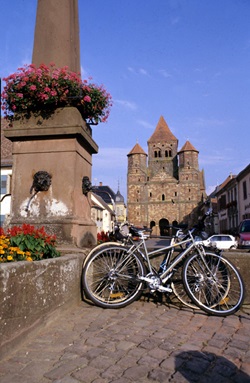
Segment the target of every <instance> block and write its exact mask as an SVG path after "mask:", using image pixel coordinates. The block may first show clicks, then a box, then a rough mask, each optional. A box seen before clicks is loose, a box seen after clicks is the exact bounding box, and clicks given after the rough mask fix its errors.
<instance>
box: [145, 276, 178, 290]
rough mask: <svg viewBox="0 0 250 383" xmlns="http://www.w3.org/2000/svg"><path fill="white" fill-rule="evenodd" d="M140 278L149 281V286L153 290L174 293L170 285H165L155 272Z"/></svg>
mask: <svg viewBox="0 0 250 383" xmlns="http://www.w3.org/2000/svg"><path fill="white" fill-rule="evenodd" d="M140 279H142V280H143V281H145V282H147V284H148V287H149V288H150V290H151V291H152V292H154V291H156V290H157V291H160V292H163V293H166V292H167V293H172V291H173V290H172V289H171V288H170V287H166V286H163V285H162V281H161V279H160V278H159V277H158V276H157V275H155V274H151V273H150V274H148V275H146V277H141V278H140Z"/></svg>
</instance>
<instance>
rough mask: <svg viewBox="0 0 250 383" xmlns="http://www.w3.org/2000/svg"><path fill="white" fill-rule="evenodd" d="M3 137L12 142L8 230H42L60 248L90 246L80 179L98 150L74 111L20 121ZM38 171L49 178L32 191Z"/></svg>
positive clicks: (91, 229) (91, 227) (92, 233)
mask: <svg viewBox="0 0 250 383" xmlns="http://www.w3.org/2000/svg"><path fill="white" fill-rule="evenodd" d="M4 134H5V137H7V138H9V139H10V140H11V141H12V142H13V153H12V154H13V175H12V192H11V195H12V198H11V199H12V201H11V205H12V206H11V217H10V225H11V226H14V225H20V224H22V223H29V224H32V225H34V226H36V227H41V226H44V227H45V230H46V231H47V232H48V233H49V234H55V235H56V237H57V240H58V242H59V243H60V244H66V243H67V244H71V245H74V246H78V247H86V246H92V245H93V244H95V243H96V226H95V223H94V222H93V221H92V220H91V203H90V198H89V196H88V195H87V196H85V195H84V194H83V192H82V179H83V177H84V176H88V177H89V178H90V179H91V167H92V154H93V153H97V151H98V146H97V145H96V143H95V142H94V141H93V139H92V137H91V129H90V128H89V126H88V125H87V124H86V122H85V121H84V120H83V119H82V117H81V114H80V112H79V111H78V110H77V109H76V108H70V107H69V108H61V109H57V110H56V111H55V113H54V114H53V115H52V116H51V118H49V119H47V120H44V119H41V117H35V116H33V117H31V118H29V119H20V120H18V121H15V122H14V123H13V127H12V128H9V129H6V130H5V132H4ZM38 172H42V173H43V172H45V173H46V174H49V176H50V177H51V178H50V180H51V184H50V186H48V188H47V190H43V191H38V192H37V191H36V189H35V187H34V175H35V174H37V173H38Z"/></svg>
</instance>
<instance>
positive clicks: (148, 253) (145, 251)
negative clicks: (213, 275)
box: [125, 231, 208, 292]
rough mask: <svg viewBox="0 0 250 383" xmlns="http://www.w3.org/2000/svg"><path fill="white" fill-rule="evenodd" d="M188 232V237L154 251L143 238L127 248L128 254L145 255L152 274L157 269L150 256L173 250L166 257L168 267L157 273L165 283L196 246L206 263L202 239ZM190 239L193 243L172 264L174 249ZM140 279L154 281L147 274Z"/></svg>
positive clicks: (170, 290)
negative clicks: (150, 249)
mask: <svg viewBox="0 0 250 383" xmlns="http://www.w3.org/2000/svg"><path fill="white" fill-rule="evenodd" d="M188 233H189V236H188V238H187V239H185V240H182V241H179V242H177V243H176V242H175V243H174V244H170V245H169V246H164V247H161V248H160V249H157V250H153V251H148V249H147V246H146V242H145V239H144V238H141V240H140V242H139V243H138V244H137V245H135V244H133V245H132V246H131V247H130V248H129V249H128V250H127V251H128V255H131V254H133V253H134V252H136V251H138V252H139V253H140V254H141V256H142V257H143V259H144V260H146V263H147V266H148V269H149V272H150V274H152V273H154V274H155V270H153V267H152V265H151V262H150V257H152V256H154V255H157V254H159V255H160V254H162V253H163V252H167V251H168V250H172V252H171V253H170V254H168V256H167V259H166V269H165V270H164V271H163V272H162V273H157V274H158V275H159V277H160V278H161V282H162V283H163V284H164V283H166V282H167V281H168V279H169V278H170V277H171V276H172V274H173V269H174V267H175V266H176V265H177V264H178V263H179V262H180V261H181V260H182V259H183V258H184V257H185V256H186V255H187V254H188V253H190V252H191V250H192V249H194V248H195V249H196V250H197V251H198V252H199V254H200V256H201V259H202V261H203V262H204V264H206V262H205V258H204V249H203V246H201V245H203V243H202V241H195V239H194V237H193V235H192V232H191V231H189V232H188ZM190 241H191V244H190V245H189V246H188V247H187V248H186V249H185V250H183V251H181V252H180V253H179V254H178V255H177V256H176V257H175V259H174V260H173V261H172V262H171V263H170V264H168V263H169V261H170V258H171V255H172V254H173V251H174V249H175V248H176V247H178V246H182V245H185V244H187V243H190ZM125 247H126V246H125ZM142 248H143V251H141V250H142ZM206 267H208V266H206ZM140 279H141V280H144V281H145V282H148V283H150V282H152V279H151V278H150V277H147V276H146V277H140ZM162 289H164V291H168V292H172V289H171V288H168V287H163V286H162Z"/></svg>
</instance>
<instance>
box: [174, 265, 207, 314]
mask: <svg viewBox="0 0 250 383" xmlns="http://www.w3.org/2000/svg"><path fill="white" fill-rule="evenodd" d="M183 263H184V262H181V263H178V264H177V266H176V267H175V268H176V270H175V272H174V275H173V277H172V278H171V288H172V290H173V294H174V296H171V297H170V298H171V301H172V302H173V303H176V302H175V298H177V301H178V302H180V303H181V304H182V305H184V306H186V307H189V308H191V309H193V310H199V309H200V308H199V307H198V306H197V305H196V304H194V302H193V300H192V299H190V297H189V295H188V294H187V292H186V289H185V287H184V284H183V278H182V268H183Z"/></svg>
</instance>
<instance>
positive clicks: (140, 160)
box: [127, 143, 147, 224]
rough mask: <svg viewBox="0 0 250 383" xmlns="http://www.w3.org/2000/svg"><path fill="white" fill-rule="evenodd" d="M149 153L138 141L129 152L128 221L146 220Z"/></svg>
mask: <svg viewBox="0 0 250 383" xmlns="http://www.w3.org/2000/svg"><path fill="white" fill-rule="evenodd" d="M146 183H147V154H146V153H145V151H144V150H143V149H142V147H141V146H140V145H139V144H138V143H137V144H136V145H135V146H134V147H133V149H132V150H131V151H130V152H129V154H128V173H127V204H128V206H129V209H128V221H129V222H130V223H131V224H133V223H136V222H138V220H139V221H141V220H143V221H145V220H146V218H145V217H146V210H147V206H146V205H145V203H146V200H147V197H146V195H147V188H146Z"/></svg>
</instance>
